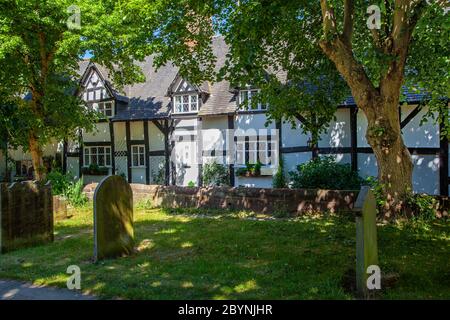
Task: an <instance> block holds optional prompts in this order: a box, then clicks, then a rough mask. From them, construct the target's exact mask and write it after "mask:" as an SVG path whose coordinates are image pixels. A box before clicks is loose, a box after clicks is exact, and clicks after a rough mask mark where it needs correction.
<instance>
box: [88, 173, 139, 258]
mask: <svg viewBox="0 0 450 320" xmlns="http://www.w3.org/2000/svg"><path fill="white" fill-rule="evenodd" d="M133 246H134V230H133V192H132V191H131V187H130V185H129V184H128V182H126V181H125V179H124V178H122V177H121V176H109V177H106V178H105V179H103V180H102V181H101V182H100V183H99V184H98V186H97V188H96V189H95V193H94V261H98V260H101V259H105V258H114V257H118V256H124V255H128V254H130V253H131V252H132V251H133Z"/></svg>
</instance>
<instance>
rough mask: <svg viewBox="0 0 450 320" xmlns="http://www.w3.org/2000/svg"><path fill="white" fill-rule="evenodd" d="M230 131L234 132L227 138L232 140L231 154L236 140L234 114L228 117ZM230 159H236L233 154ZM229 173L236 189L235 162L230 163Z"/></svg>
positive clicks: (231, 182)
mask: <svg viewBox="0 0 450 320" xmlns="http://www.w3.org/2000/svg"><path fill="white" fill-rule="evenodd" d="M228 130H230V131H233V134H228V135H227V138H228V139H231V141H229V143H228V148H229V149H228V150H227V152H228V153H231V151H232V150H234V147H233V145H234V138H233V137H234V114H230V115H228ZM230 148H231V150H230ZM228 158H230V159H234V157H233V155H232V154H231V155H230V154H229V157H228ZM228 171H229V173H230V186H232V187H234V185H235V183H236V182H235V180H236V177H235V175H234V163H233V161H230V163H229V164H228Z"/></svg>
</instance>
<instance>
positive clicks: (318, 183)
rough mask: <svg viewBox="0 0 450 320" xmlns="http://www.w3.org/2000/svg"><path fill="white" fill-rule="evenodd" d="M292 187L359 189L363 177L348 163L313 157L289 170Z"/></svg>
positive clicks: (330, 158)
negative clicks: (294, 169) (293, 169)
mask: <svg viewBox="0 0 450 320" xmlns="http://www.w3.org/2000/svg"><path fill="white" fill-rule="evenodd" d="M289 175H290V176H291V182H292V185H291V186H292V188H296V189H297V188H311V189H330V190H359V189H360V188H361V184H362V182H363V179H362V178H361V177H360V176H359V175H358V173H357V172H355V171H353V170H352V168H351V166H350V165H349V164H338V163H336V162H335V161H334V159H333V158H332V157H323V158H317V159H313V160H311V161H309V162H307V163H304V164H301V165H298V166H297V171H291V172H289Z"/></svg>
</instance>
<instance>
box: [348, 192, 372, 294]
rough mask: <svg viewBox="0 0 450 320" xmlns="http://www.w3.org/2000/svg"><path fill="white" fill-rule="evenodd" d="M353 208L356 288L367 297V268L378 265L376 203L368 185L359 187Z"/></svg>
mask: <svg viewBox="0 0 450 320" xmlns="http://www.w3.org/2000/svg"><path fill="white" fill-rule="evenodd" d="M353 210H354V211H355V213H356V289H357V291H358V294H359V295H360V296H361V297H363V298H367V297H369V295H370V292H369V289H368V288H367V278H368V277H369V274H368V273H367V268H368V267H369V266H378V243H377V223H376V219H377V203H376V199H375V195H374V194H373V191H372V190H370V188H369V187H367V186H365V187H362V188H361V191H360V192H359V194H358V198H357V199H356V202H355V205H354V209H353Z"/></svg>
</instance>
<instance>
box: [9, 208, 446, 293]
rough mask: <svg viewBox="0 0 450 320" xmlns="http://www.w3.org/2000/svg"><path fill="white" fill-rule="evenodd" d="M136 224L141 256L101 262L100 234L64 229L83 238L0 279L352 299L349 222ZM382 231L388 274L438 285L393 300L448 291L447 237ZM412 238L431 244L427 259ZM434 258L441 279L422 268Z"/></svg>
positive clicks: (153, 219)
mask: <svg viewBox="0 0 450 320" xmlns="http://www.w3.org/2000/svg"><path fill="white" fill-rule="evenodd" d="M136 218H137V221H136V222H135V236H136V249H137V251H136V253H135V254H133V255H131V256H129V257H124V258H118V259H114V260H104V261H102V262H100V263H98V264H92V263H91V262H90V259H91V257H92V251H93V241H92V233H84V231H83V230H91V229H89V228H86V226H84V225H83V227H82V228H79V227H78V228H77V227H75V226H71V225H69V226H67V225H62V226H58V228H57V230H58V232H60V234H64V235H70V234H71V233H73V234H74V236H72V237H69V238H62V239H60V240H58V241H56V242H55V243H53V244H50V245H46V246H41V247H36V248H30V249H26V250H20V251H16V252H12V253H10V254H7V255H4V256H0V261H1V264H0V277H14V278H19V279H23V280H33V281H36V280H37V281H38V282H39V283H46V284H50V285H58V286H62V287H64V286H65V281H66V279H67V276H68V275H67V274H65V271H66V268H67V266H68V265H70V264H77V265H79V266H80V267H81V270H82V288H83V290H85V291H87V292H91V293H95V294H98V295H100V296H102V297H104V298H113V297H122V298H129V299H349V298H352V296H351V295H350V294H348V293H346V292H344V290H343V288H342V277H343V275H344V274H345V272H346V271H347V270H348V269H349V267H352V266H353V265H354V262H355V256H354V255H355V249H354V248H355V229H354V223H353V222H352V221H351V220H349V219H348V218H340V217H327V218H317V219H313V218H311V219H309V218H305V219H300V220H298V221H252V220H245V219H198V218H189V217H185V216H183V217H181V216H168V215H167V214H162V213H161V212H158V211H152V212H150V213H143V212H138V214H137V216H136ZM445 230H448V228H447V229H445ZM379 231H380V239H381V241H380V261H382V268H383V267H386V268H391V269H395V270H396V271H399V272H400V274H401V279H402V277H405V278H406V279H408V278H409V277H410V276H414V275H416V274H419V277H421V278H422V280H424V279H425V280H426V282H427V284H428V285H431V287H433V288H435V289H431V290H429V289H426V288H422V287H421V286H418V287H417V286H416V287H414V286H412V287H411V284H409V285H405V284H403V283H401V282H400V285H399V288H398V289H394V290H396V291H394V292H393V293H392V294H390V295H388V296H387V297H388V298H397V297H400V298H401V297H408V296H411V295H415V296H418V297H422V296H425V297H427V296H431V297H438V298H439V297H440V296H441V295H442V294H443V295H446V294H448V289H447V291H445V289H443V286H442V285H441V284H440V283H439V282H441V281H442V275H438V274H437V270H441V271H443V270H446V266H447V263H446V261H447V262H448V260H445V258H444V256H443V254H448V251H445V246H446V245H447V246H448V239H447V238H445V236H444V238H442V234H441V233H439V235H438V236H436V235H435V236H434V237H433V236H432V235H430V234H427V236H425V237H424V236H423V235H421V233H417V232H416V233H415V234H414V236H411V234H410V231H409V229H407V228H406V229H405V228H403V229H402V228H396V227H393V226H388V227H381V228H379ZM431 234H432V232H431ZM444 234H445V232H444ZM421 237H422V238H421ZM421 239H422V240H423V241H422V240H421ZM413 240H414V241H417V240H418V241H422V244H421V250H419V251H418V252H416V250H415V247H414V246H412V245H411V244H412V242H413ZM392 244H395V245H392ZM391 247H394V248H391ZM431 248H433V250H434V251H432V250H431ZM430 256H432V257H433V259H432V260H433V261H434V263H435V269H436V273H434V272H431V273H430V272H424V271H423V270H421V269H420V267H421V266H420V264H425V265H426V261H427V260H429V259H430ZM402 257H406V258H402ZM399 261H401V262H402V263H403V264H399ZM417 263H418V264H419V265H416V264H417ZM408 272H410V273H411V274H408ZM414 288H416V289H414ZM417 288H418V289H417ZM408 290H409V291H411V293H407V292H406V291H408ZM418 290H419V291H420V290H422V291H420V292H417V291H418Z"/></svg>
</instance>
